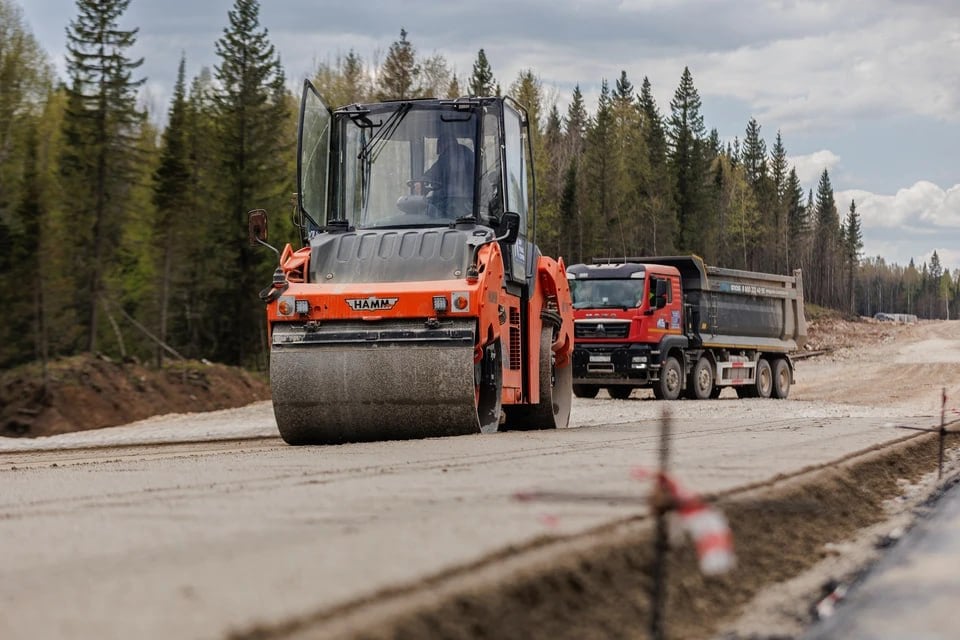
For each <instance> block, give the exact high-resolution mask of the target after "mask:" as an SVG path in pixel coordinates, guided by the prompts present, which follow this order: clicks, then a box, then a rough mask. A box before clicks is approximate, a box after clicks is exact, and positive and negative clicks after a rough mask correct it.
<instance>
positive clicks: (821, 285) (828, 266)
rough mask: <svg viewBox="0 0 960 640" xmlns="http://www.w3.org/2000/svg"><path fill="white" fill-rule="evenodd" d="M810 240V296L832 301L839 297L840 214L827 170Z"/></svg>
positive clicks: (821, 183)
mask: <svg viewBox="0 0 960 640" xmlns="http://www.w3.org/2000/svg"><path fill="white" fill-rule="evenodd" d="M814 211H815V217H814V220H815V230H814V243H813V267H814V269H815V273H814V279H813V284H814V289H813V296H812V299H813V301H814V302H817V303H818V304H826V305H834V304H837V302H838V301H839V295H838V287H837V275H838V273H837V271H838V269H837V267H838V258H839V256H838V253H839V249H840V243H839V238H840V232H841V229H840V218H839V216H838V214H837V205H836V202H835V200H834V197H833V186H832V185H831V184H830V174H829V173H828V171H827V170H826V169H824V170H823V173H822V174H820V182H819V183H818V184H817V199H816V205H815V210H814Z"/></svg>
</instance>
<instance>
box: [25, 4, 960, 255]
mask: <svg viewBox="0 0 960 640" xmlns="http://www.w3.org/2000/svg"><path fill="white" fill-rule="evenodd" d="M19 1H20V2H21V6H22V7H23V10H24V14H25V17H26V19H27V22H28V24H29V25H30V27H31V28H32V29H33V31H34V33H35V35H36V36H37V38H38V39H39V40H40V42H41V44H42V45H43V47H44V48H45V49H46V51H47V53H48V54H49V55H50V57H51V58H52V59H53V60H54V62H55V63H56V64H57V67H58V68H59V69H61V70H62V69H63V64H62V60H63V52H64V42H65V35H64V34H65V28H66V26H67V24H68V22H69V20H70V19H71V18H72V17H73V16H74V15H75V13H76V9H75V4H74V2H73V1H72V0H19ZM261 2H262V7H261V23H262V24H263V25H264V26H265V27H267V28H268V29H269V31H270V38H271V41H272V42H273V43H274V44H275V45H276V47H277V49H278V51H279V52H280V54H281V57H282V60H283V64H284V68H285V69H286V72H287V75H288V78H289V80H290V83H291V87H293V86H296V85H299V84H300V83H301V81H302V79H303V78H304V77H306V76H309V75H311V73H312V71H313V70H314V69H315V67H316V63H317V61H318V60H332V59H333V58H335V57H336V55H337V54H338V53H339V54H343V53H346V52H347V51H349V50H350V49H354V50H355V51H356V52H357V53H359V54H360V55H361V56H362V57H363V58H364V59H365V60H366V61H368V62H369V61H371V60H373V59H375V58H381V59H382V57H383V55H384V53H385V52H386V50H387V48H388V47H389V46H390V43H391V42H393V41H394V40H396V39H398V37H399V32H400V28H401V27H403V28H405V29H406V30H407V31H408V34H409V35H408V39H409V40H410V41H411V42H412V43H413V45H414V46H415V47H416V49H417V51H418V53H419V54H421V55H431V54H434V53H440V54H443V55H444V57H445V58H446V59H447V60H448V61H449V62H450V63H451V65H452V66H453V67H454V69H455V70H456V71H457V74H458V76H459V77H460V78H465V77H468V76H469V75H470V73H471V71H472V65H473V61H474V60H475V58H476V55H477V51H478V50H479V49H480V48H483V49H484V50H485V52H486V54H487V57H488V59H489V61H490V64H491V66H492V67H493V71H494V74H495V76H496V78H497V80H498V81H499V82H500V83H501V84H502V85H503V87H504V88H505V89H506V87H507V86H509V85H510V83H511V82H512V81H513V80H514V79H515V78H516V76H517V74H518V72H519V71H521V70H522V69H527V68H530V69H533V70H534V72H535V73H536V74H537V75H538V76H539V77H540V79H541V80H542V82H543V83H544V85H545V87H547V88H548V90H551V91H553V93H554V95H555V96H556V100H557V102H558V104H559V105H560V107H561V109H565V107H566V104H567V103H568V101H569V99H570V94H571V92H572V90H573V87H574V86H575V85H577V84H579V85H580V87H581V89H582V90H583V92H584V94H585V96H586V98H587V104H588V108H589V109H590V110H591V111H593V110H594V109H595V106H596V98H597V95H598V93H599V85H600V81H601V79H602V78H607V79H608V80H609V81H610V82H611V85H612V84H613V83H614V82H615V80H616V79H617V78H618V77H619V76H620V71H621V69H623V70H626V72H627V75H628V77H629V78H630V80H631V81H632V82H633V83H634V84H635V85H637V86H638V87H639V85H640V83H641V81H642V79H643V77H644V76H648V77H649V78H650V81H651V83H652V84H653V88H654V93H655V95H656V97H657V100H658V102H659V104H660V108H661V110H663V111H664V112H668V111H669V103H670V98H671V96H672V95H673V91H674V89H675V88H676V86H677V84H678V82H679V79H680V74H681V73H682V71H683V68H684V66H689V67H690V70H691V72H692V73H693V78H694V83H695V85H696V87H697V89H698V90H699V92H700V96H701V99H702V101H703V113H704V117H705V121H706V125H707V127H708V128H716V129H717V130H718V131H719V132H720V135H721V136H722V137H723V138H724V139H730V140H732V139H733V138H734V136H739V137H740V138H742V137H743V132H744V129H745V127H746V124H747V121H748V120H749V119H750V118H751V117H755V118H756V119H757V121H758V122H759V123H760V125H761V127H762V128H761V134H762V135H763V137H764V138H765V139H766V141H767V146H768V148H769V147H772V145H773V140H774V138H775V136H776V133H777V130H778V129H779V130H780V131H782V134H783V140H784V144H785V146H786V149H787V152H788V154H789V155H790V157H791V161H792V163H793V164H794V165H795V166H796V168H797V172H798V174H799V175H800V177H801V179H802V180H803V181H804V184H805V186H806V187H807V188H811V187H815V186H816V181H817V179H818V177H819V175H820V173H821V172H822V171H823V169H824V168H826V169H828V170H829V171H830V177H831V181H832V183H833V187H834V190H835V192H836V196H837V204H838V207H839V208H840V213H841V215H846V211H847V209H848V208H849V205H850V200H851V198H854V199H855V200H856V202H857V209H858V211H859V212H860V214H861V216H862V220H863V229H864V244H865V247H864V252H865V254H866V255H868V256H876V255H880V256H883V257H884V258H885V259H886V260H887V261H888V262H897V263H900V264H904V265H905V264H906V263H907V262H908V261H909V260H910V258H911V257H912V258H914V259H915V260H916V262H917V264H918V266H919V265H920V263H922V262H924V261H926V260H928V259H929V256H930V254H931V253H932V252H933V251H934V250H936V251H937V253H938V254H939V256H940V258H941V261H942V262H943V264H944V265H945V266H948V267H950V268H960V161H958V158H960V153H958V150H960V0H927V1H923V2H903V1H894V0H833V1H831V2H806V1H799V0H797V1H794V0H738V1H736V2H721V1H720V0H691V1H679V0H677V1H671V0H590V1H588V0H511V1H505V0H484V1H483V2H472V3H466V2H450V1H449V0H448V1H445V2H437V1H434V0H390V1H380V0H368V1H362V0H361V1H354V2H343V1H342V0H339V1H337V2H331V1H328V0H261ZM232 4H233V2H232V0H189V1H188V0H162V1H161V0H132V1H131V3H130V8H129V10H128V11H127V13H126V15H125V16H124V19H123V20H122V22H121V24H122V26H126V27H130V26H138V27H140V35H139V39H138V42H137V45H136V49H135V51H134V52H133V53H134V55H137V56H143V57H144V58H145V62H144V65H143V67H142V70H143V75H144V76H146V77H147V78H148V82H147V85H146V89H145V92H146V96H145V99H146V101H147V102H148V104H149V105H150V106H151V108H152V109H153V110H154V111H156V112H158V113H159V114H162V113H163V112H165V111H166V108H167V104H166V103H167V100H168V98H169V95H170V91H171V88H172V85H173V81H174V77H175V74H176V68H177V64H178V60H179V56H180V53H181V51H182V52H185V53H186V56H187V64H188V75H190V76H192V75H195V74H196V73H197V72H198V71H199V70H200V68H201V67H202V66H212V65H213V64H214V63H215V62H216V58H215V54H214V46H213V43H214V42H215V41H216V39H217V38H218V37H220V35H221V33H222V30H223V28H224V26H226V24H227V10H228V9H229V8H230V7H231V6H232ZM61 72H62V71H61ZM461 86H463V84H461ZM158 117H162V115H161V116H158Z"/></svg>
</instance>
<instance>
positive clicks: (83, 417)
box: [0, 356, 270, 437]
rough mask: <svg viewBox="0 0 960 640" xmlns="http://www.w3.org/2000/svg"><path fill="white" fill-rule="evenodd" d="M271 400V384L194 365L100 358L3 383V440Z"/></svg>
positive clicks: (0, 378) (23, 372) (27, 372)
mask: <svg viewBox="0 0 960 640" xmlns="http://www.w3.org/2000/svg"><path fill="white" fill-rule="evenodd" d="M269 397H270V387H269V384H268V383H267V381H266V379H265V377H261V376H257V375H254V374H251V373H250V372H248V371H245V370H243V369H239V368H236V367H227V366H224V365H218V364H206V363H202V362H196V361H186V362H171V363H168V364H166V365H165V366H164V367H163V368H162V369H156V368H148V367H144V366H143V365H140V364H137V363H131V362H125V363H120V362H113V361H111V360H109V359H106V358H99V357H95V356H76V357H73V358H65V359H62V360H58V361H56V362H53V363H51V364H50V366H49V370H48V382H47V385H46V390H45V389H44V384H43V376H42V372H41V369H40V367H39V365H28V366H24V367H18V368H16V369H13V370H10V371H6V372H4V373H3V374H2V375H0V436H25V437H38V436H49V435H56V434H60V433H69V432H72V431H83V430H86V429H98V428H102V427H112V426H115V425H119V424H126V423H128V422H133V421H134V420H141V419H143V418H148V417H150V416H153V415H157V414H164V413H188V412H197V411H212V410H215V409H228V408H232V407H239V406H243V405H246V404H249V403H251V402H255V401H257V400H264V399H267V398H269Z"/></svg>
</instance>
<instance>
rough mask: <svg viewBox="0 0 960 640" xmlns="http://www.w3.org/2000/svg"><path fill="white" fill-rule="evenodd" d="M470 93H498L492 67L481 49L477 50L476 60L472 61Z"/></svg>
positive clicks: (476, 94)
mask: <svg viewBox="0 0 960 640" xmlns="http://www.w3.org/2000/svg"><path fill="white" fill-rule="evenodd" d="M469 86H470V95H474V96H489V95H500V85H498V84H497V81H496V80H495V79H494V77H493V69H492V68H491V67H490V62H489V61H488V60H487V54H486V53H485V52H484V50H483V49H480V51H478V52H477V60H476V62H474V63H473V75H472V76H470V85H469Z"/></svg>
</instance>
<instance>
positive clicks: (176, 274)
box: [0, 0, 960, 368]
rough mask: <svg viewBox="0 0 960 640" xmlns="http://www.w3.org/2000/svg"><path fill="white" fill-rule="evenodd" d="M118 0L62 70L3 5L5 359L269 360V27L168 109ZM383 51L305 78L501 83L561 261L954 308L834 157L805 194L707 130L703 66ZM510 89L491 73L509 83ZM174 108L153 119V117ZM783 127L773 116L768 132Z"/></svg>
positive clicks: (277, 75) (857, 309) (86, 30)
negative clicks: (136, 51)
mask: <svg viewBox="0 0 960 640" xmlns="http://www.w3.org/2000/svg"><path fill="white" fill-rule="evenodd" d="M129 3H130V0H77V3H76V14H75V15H74V16H73V17H72V19H71V20H70V23H69V26H68V27H67V33H66V40H65V51H66V54H65V55H66V77H57V76H56V74H55V73H54V71H53V67H52V64H51V61H50V56H49V54H48V53H47V52H45V51H43V50H42V48H41V47H40V46H39V44H38V43H37V41H36V39H35V38H34V36H33V35H32V31H31V28H30V25H28V24H26V22H25V20H24V18H23V14H22V12H21V10H20V8H19V6H18V4H17V3H16V1H15V0H0V273H2V275H3V285H4V286H3V287H2V288H0V305H2V308H3V309H4V315H5V318H4V322H3V323H2V324H0V332H2V336H0V366H2V367H4V368H7V367H11V366H14V365H17V364H20V363H23V362H28V361H31V360H38V359H42V360H46V359H48V358H54V357H58V356H64V355H72V354H76V353H82V352H97V353H105V354H108V355H111V356H116V357H136V358H139V359H141V360H146V361H155V362H157V363H160V362H162V361H163V360H164V359H165V358H179V357H185V358H198V359H199V358H206V359H209V360H213V361H219V362H224V363H228V364H237V365H242V366H247V367H254V368H263V367H265V366H266V358H267V347H266V335H265V323H264V317H263V316H264V314H263V307H262V304H261V303H260V301H259V300H258V298H257V295H256V294H257V292H258V291H259V289H260V288H262V287H263V286H265V285H266V284H267V283H269V281H270V276H271V274H272V271H273V269H274V267H275V262H276V256H275V255H274V254H273V253H272V252H269V251H263V250H257V249H252V248H251V247H250V246H249V245H248V242H247V229H246V212H247V211H248V210H250V209H253V208H264V209H267V210H269V211H270V212H271V214H272V215H271V239H272V241H273V242H274V243H281V244H282V243H283V242H287V241H290V242H296V233H295V232H294V228H293V225H292V223H291V221H290V216H289V215H288V214H289V212H290V211H291V202H292V200H291V194H292V192H293V190H294V188H295V186H294V185H295V175H294V171H295V158H294V148H295V138H296V111H297V109H296V106H297V96H295V95H294V94H293V92H292V90H291V86H294V85H296V84H298V82H290V81H288V78H287V77H286V76H285V73H284V69H283V67H282V65H281V62H280V57H279V54H278V53H277V51H276V49H275V48H274V45H273V44H272V43H271V41H270V38H269V34H268V31H267V29H266V28H265V27H264V26H263V25H262V24H261V23H260V17H259V4H258V2H257V0H235V2H234V5H233V7H232V9H231V10H230V11H229V13H228V15H226V16H224V25H223V31H222V35H221V36H220V38H219V39H217V40H216V41H215V42H212V43H211V47H213V51H214V52H215V53H216V60H217V61H216V63H215V64H214V66H213V68H204V69H202V70H201V71H200V72H199V74H197V75H196V76H195V77H187V75H186V71H185V70H186V67H187V61H186V60H181V62H180V65H179V69H178V74H177V80H176V84H175V86H173V87H171V88H170V90H171V91H170V93H171V96H172V97H171V99H170V102H169V104H168V105H167V110H166V113H165V114H160V115H159V116H158V115H157V114H150V117H148V114H147V113H146V112H145V110H144V109H143V107H142V105H141V104H139V102H138V91H139V88H140V86H141V84H142V83H143V82H144V81H145V78H144V77H143V75H142V73H141V66H142V63H143V60H141V59H135V58H133V57H132V54H131V50H132V48H133V46H134V44H135V43H136V40H137V36H138V29H136V28H130V29H123V28H121V27H120V24H121V22H124V20H123V16H124V13H125V12H126V10H127V8H128V6H129ZM399 36H400V37H399V39H398V40H397V41H395V42H393V43H392V44H390V45H389V48H388V49H387V52H386V54H385V56H384V58H383V60H382V61H377V62H372V61H367V60H364V59H363V58H362V57H361V56H359V55H358V54H357V53H356V52H353V51H351V52H349V53H347V54H346V55H342V56H339V57H337V58H336V59H335V60H333V61H331V62H325V63H321V64H320V65H319V67H318V68H317V69H316V70H315V72H314V75H313V78H312V80H313V81H314V83H315V85H316V86H317V88H318V89H319V90H320V93H321V94H322V95H323V96H324V97H325V98H326V99H327V102H328V104H330V106H332V107H337V106H341V105H346V104H350V103H353V102H360V101H369V100H388V99H398V98H403V99H405V98H416V97H429V96H436V97H456V96H460V95H491V94H497V95H500V94H501V93H508V94H509V95H511V96H513V97H514V98H516V99H517V101H518V102H520V103H521V104H523V105H524V106H526V108H527V109H528V112H529V115H530V118H531V130H532V131H533V145H534V157H535V161H534V162H535V171H536V175H537V180H536V189H537V194H536V196H537V201H538V212H539V214H538V215H539V226H538V242H539V244H540V246H541V248H542V250H543V251H544V253H546V254H548V255H555V256H557V255H559V256H562V257H563V259H564V260H565V261H566V263H567V264H573V263H576V262H582V261H588V260H590V259H591V258H593V257H617V256H624V255H629V256H638V255H675V254H686V253H696V254H698V255H700V256H702V257H703V258H704V260H706V262H707V263H709V264H715V265H719V266H724V267H729V268H739V269H750V270H758V271H769V272H776V273H790V272H791V271H792V270H793V269H795V268H801V269H803V273H804V289H805V295H806V299H807V301H808V302H810V303H815V304H818V305H822V306H826V307H833V308H836V309H839V310H842V311H844V312H849V313H857V314H863V315H873V314H874V313H876V312H879V311H884V312H890V313H913V314H916V315H918V316H920V317H921V318H947V317H949V318H956V317H957V315H958V313H960V271H958V272H954V273H949V272H948V271H947V270H945V269H944V268H943V267H942V265H941V264H940V261H939V259H938V257H937V255H936V253H934V254H933V256H932V257H931V259H930V260H929V262H925V263H923V264H920V265H917V264H914V262H913V261H911V262H910V264H908V265H906V266H902V265H897V264H888V263H887V262H886V261H885V260H884V259H883V257H881V256H876V257H870V256H864V255H863V252H862V249H863V243H862V233H861V220H860V215H859V213H858V212H857V209H856V203H853V204H851V206H850V208H849V210H847V211H838V209H837V206H836V203H835V201H834V192H833V187H832V185H831V182H830V176H829V174H828V172H827V171H826V170H824V171H823V173H822V175H821V176H820V180H819V183H818V185H817V187H816V189H815V190H808V191H807V192H806V193H805V192H804V188H803V186H802V185H801V183H800V180H799V179H798V177H797V173H796V171H795V170H794V169H793V167H791V166H790V165H789V162H788V160H787V146H786V144H787V143H786V141H785V140H783V139H782V137H781V135H780V133H779V132H777V133H776V134H775V135H774V136H773V137H772V142H769V144H768V140H767V139H765V138H764V135H763V134H762V133H761V124H760V123H758V122H757V121H756V120H754V119H751V120H750V121H749V122H747V123H746V124H745V129H744V130H743V131H742V132H722V135H723V136H725V138H723V139H731V137H732V136H736V138H735V139H734V142H732V143H724V142H722V138H721V132H719V131H717V130H716V129H710V128H708V124H707V123H705V122H704V118H703V115H702V113H701V106H702V105H701V99H700V96H699V94H698V92H697V88H696V85H695V81H694V76H693V74H692V72H691V71H690V70H689V69H684V70H683V73H682V74H681V76H680V77H679V78H678V83H677V87H676V90H675V91H674V93H673V99H672V100H671V101H670V103H669V104H663V105H658V104H657V102H656V100H655V99H654V97H653V90H652V87H651V84H650V82H649V80H648V79H647V78H646V77H642V78H640V80H639V84H634V81H633V80H632V79H631V78H630V77H628V73H627V71H620V73H619V76H618V77H617V78H616V80H615V81H614V82H613V83H610V82H608V81H607V80H603V81H602V85H601V91H600V95H599V99H598V100H597V103H596V104H595V105H588V104H586V102H585V99H584V96H583V94H582V93H581V91H580V89H579V87H578V88H576V89H575V90H574V91H573V94H572V96H565V97H564V100H562V102H563V103H565V104H569V106H568V107H567V108H566V109H565V110H563V111H561V110H560V109H559V108H558V106H557V102H558V96H557V95H556V92H555V91H554V90H549V89H547V88H545V87H544V86H543V85H542V83H541V82H540V80H539V78H538V76H537V74H536V71H535V70H534V69H528V70H525V71H523V72H522V73H520V74H519V75H518V77H516V78H512V79H508V78H497V77H496V74H495V70H494V69H493V68H492V67H491V64H490V62H489V60H488V57H487V54H486V52H485V51H484V50H483V49H480V50H479V51H478V53H477V56H476V61H475V62H474V64H473V67H472V70H471V73H470V75H469V77H458V76H457V75H456V73H454V72H453V70H452V69H451V66H450V65H449V63H448V62H447V60H446V59H445V58H444V57H443V55H441V54H433V55H430V56H423V55H420V54H419V53H418V52H417V50H416V47H415V45H414V43H413V41H412V40H411V39H410V34H408V33H407V32H406V31H405V30H403V29H401V30H400V31H399ZM501 82H502V84H501ZM160 121H162V122H164V123H165V124H164V125H163V127H162V129H158V127H157V126H156V125H154V124H152V123H154V122H160ZM774 126H775V125H774Z"/></svg>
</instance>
